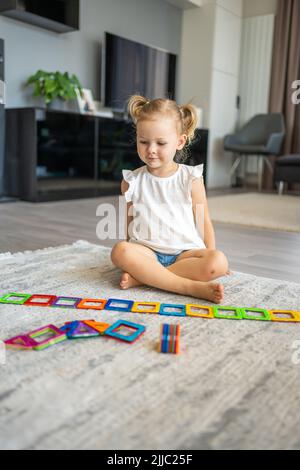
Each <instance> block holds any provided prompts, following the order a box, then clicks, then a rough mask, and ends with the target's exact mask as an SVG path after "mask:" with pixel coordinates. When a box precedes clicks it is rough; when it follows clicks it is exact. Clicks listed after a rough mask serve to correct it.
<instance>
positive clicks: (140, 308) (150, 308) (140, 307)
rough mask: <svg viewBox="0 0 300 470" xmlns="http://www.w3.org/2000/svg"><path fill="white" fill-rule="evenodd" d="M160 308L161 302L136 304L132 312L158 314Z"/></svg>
mask: <svg viewBox="0 0 300 470" xmlns="http://www.w3.org/2000/svg"><path fill="white" fill-rule="evenodd" d="M144 307H145V308H144ZM159 308H160V303H159V302H134V304H133V306H132V308H131V311H132V312H135V313H158V312H159Z"/></svg>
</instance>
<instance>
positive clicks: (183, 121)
mask: <svg viewBox="0 0 300 470" xmlns="http://www.w3.org/2000/svg"><path fill="white" fill-rule="evenodd" d="M127 109H128V113H129V115H130V116H131V118H132V120H133V122H134V124H135V126H136V125H137V123H138V122H139V121H142V120H148V119H153V118H154V117H155V116H157V115H160V116H161V115H163V116H166V117H169V118H171V119H174V120H175V122H176V124H177V130H178V132H179V134H180V135H181V134H186V135H187V142H186V145H185V147H184V148H183V149H182V150H179V151H177V153H176V159H177V160H178V161H179V160H180V161H183V160H185V159H186V158H187V157H188V156H189V153H188V150H187V147H188V145H189V144H190V143H191V142H192V140H193V138H194V135H195V129H196V126H197V112H196V108H195V106H193V105H192V104H191V103H187V104H184V105H183V106H178V104H177V103H176V102H175V101H173V100H169V99H164V98H157V99H154V100H148V99H147V98H145V97H144V96H140V95H133V96H131V97H130V99H129V101H128V106H127Z"/></svg>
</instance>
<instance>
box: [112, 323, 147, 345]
mask: <svg viewBox="0 0 300 470" xmlns="http://www.w3.org/2000/svg"><path fill="white" fill-rule="evenodd" d="M121 327H127V328H129V329H130V330H133V332H132V334H131V335H128V336H127V335H122V334H121V333H120V332H118V329H120V328H121ZM145 329H146V328H145V327H144V326H143V325H139V324H137V323H132V322H130V321H127V320H118V321H116V323H114V324H113V325H111V326H110V327H109V328H107V330H106V331H105V335H106V336H111V337H112V338H115V339H118V340H120V341H126V342H127V343H133V342H134V341H135V340H136V339H137V338H138V337H139V336H140V335H141V334H143V333H144V331H145Z"/></svg>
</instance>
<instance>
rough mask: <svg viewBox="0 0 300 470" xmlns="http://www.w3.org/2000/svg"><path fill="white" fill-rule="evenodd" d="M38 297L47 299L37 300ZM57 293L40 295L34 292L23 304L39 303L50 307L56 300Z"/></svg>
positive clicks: (41, 305) (40, 305)
mask: <svg viewBox="0 0 300 470" xmlns="http://www.w3.org/2000/svg"><path fill="white" fill-rule="evenodd" d="M36 299H45V300H44V301H37V300H36ZM55 299H56V295H43V294H41V295H39V294H33V295H32V296H31V297H29V299H27V300H25V302H24V304H23V305H38V306H39V307H49V306H50V305H51V304H52V303H53V302H54V300H55Z"/></svg>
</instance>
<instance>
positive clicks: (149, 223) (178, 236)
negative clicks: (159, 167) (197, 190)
mask: <svg viewBox="0 0 300 470" xmlns="http://www.w3.org/2000/svg"><path fill="white" fill-rule="evenodd" d="M202 173H203V165H197V166H188V165H183V164H179V165H178V169H177V171H176V172H175V173H174V174H173V175H171V176H168V177H166V178H163V177H159V176H154V175H152V174H151V173H150V172H149V171H148V169H147V166H146V165H145V166H142V167H141V168H137V169H136V170H134V171H131V170H123V178H124V180H125V181H127V183H128V184H129V188H128V190H127V191H126V193H125V194H124V196H125V199H126V201H127V202H130V201H131V202H132V204H133V206H132V210H133V212H132V214H131V215H133V216H134V218H133V222H132V223H131V224H130V226H129V241H130V242H135V243H140V244H142V245H145V246H147V247H149V248H151V249H152V250H154V251H158V252H160V253H165V254H174V255H175V254H178V253H180V252H181V251H183V250H190V249H193V248H206V247H205V244H204V242H203V240H202V238H201V235H200V232H199V231H198V229H197V228H196V225H195V221H194V214H193V208H192V197H191V190H192V181H193V180H194V179H196V178H201V177H202ZM129 215H130V214H129Z"/></svg>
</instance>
